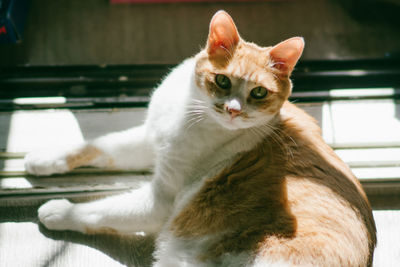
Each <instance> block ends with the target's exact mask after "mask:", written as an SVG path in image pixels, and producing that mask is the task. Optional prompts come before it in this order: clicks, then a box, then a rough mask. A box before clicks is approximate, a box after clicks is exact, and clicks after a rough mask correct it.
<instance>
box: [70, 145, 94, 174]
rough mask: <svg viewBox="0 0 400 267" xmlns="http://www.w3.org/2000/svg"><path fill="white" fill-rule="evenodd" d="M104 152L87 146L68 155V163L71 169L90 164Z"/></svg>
mask: <svg viewBox="0 0 400 267" xmlns="http://www.w3.org/2000/svg"><path fill="white" fill-rule="evenodd" d="M101 154H102V152H101V151H100V150H99V149H97V148H95V147H93V146H85V147H83V148H81V149H78V150H76V151H74V152H73V153H71V154H70V155H68V156H67V164H68V167H69V169H70V170H72V169H75V168H78V167H81V166H85V165H88V164H89V163H90V162H91V161H92V160H94V159H95V158H97V157H99V156H100V155H101Z"/></svg>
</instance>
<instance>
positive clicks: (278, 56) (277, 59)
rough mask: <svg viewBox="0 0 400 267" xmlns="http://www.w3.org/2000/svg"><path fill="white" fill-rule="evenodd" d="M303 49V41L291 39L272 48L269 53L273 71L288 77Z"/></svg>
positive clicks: (299, 38) (300, 38)
mask: <svg viewBox="0 0 400 267" xmlns="http://www.w3.org/2000/svg"><path fill="white" fill-rule="evenodd" d="M303 49H304V39H303V38H302V37H293V38H290V39H288V40H286V41H283V42H281V43H279V44H277V45H276V46H274V47H273V48H272V49H271V50H270V51H269V55H270V59H271V61H272V65H273V67H274V68H275V69H278V70H279V71H280V72H281V73H282V74H284V75H290V73H291V72H292V70H293V69H294V66H295V65H296V63H297V61H298V60H299V58H300V57H301V54H302V53H303Z"/></svg>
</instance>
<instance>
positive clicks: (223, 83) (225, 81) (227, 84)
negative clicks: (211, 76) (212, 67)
mask: <svg viewBox="0 0 400 267" xmlns="http://www.w3.org/2000/svg"><path fill="white" fill-rule="evenodd" d="M215 83H216V84H217V85H218V86H219V87H220V88H222V89H225V90H227V89H230V88H231V86H232V84H231V80H230V79H229V78H228V77H226V76H225V75H223V74H217V75H215Z"/></svg>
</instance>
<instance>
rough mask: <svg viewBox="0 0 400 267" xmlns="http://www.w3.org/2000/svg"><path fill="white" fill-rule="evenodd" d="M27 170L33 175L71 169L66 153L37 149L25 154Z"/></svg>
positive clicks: (62, 171)
mask: <svg viewBox="0 0 400 267" xmlns="http://www.w3.org/2000/svg"><path fill="white" fill-rule="evenodd" d="M25 170H26V171H27V172H28V173H29V174H33V175H51V174H55V173H65V172H67V171H69V167H68V164H67V160H66V156H65V153H63V152H60V151H36V152H31V153H28V154H27V155H26V156H25Z"/></svg>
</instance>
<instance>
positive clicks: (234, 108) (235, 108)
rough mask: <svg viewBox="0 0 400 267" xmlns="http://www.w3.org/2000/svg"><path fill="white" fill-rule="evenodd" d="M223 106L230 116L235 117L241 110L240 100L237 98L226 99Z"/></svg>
mask: <svg viewBox="0 0 400 267" xmlns="http://www.w3.org/2000/svg"><path fill="white" fill-rule="evenodd" d="M224 107H225V110H226V111H227V112H228V113H229V115H231V117H232V118H235V117H236V116H237V115H239V114H240V113H241V112H242V106H241V105H240V102H239V101H238V100H237V99H232V100H230V101H227V102H226V103H225V105H224Z"/></svg>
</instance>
